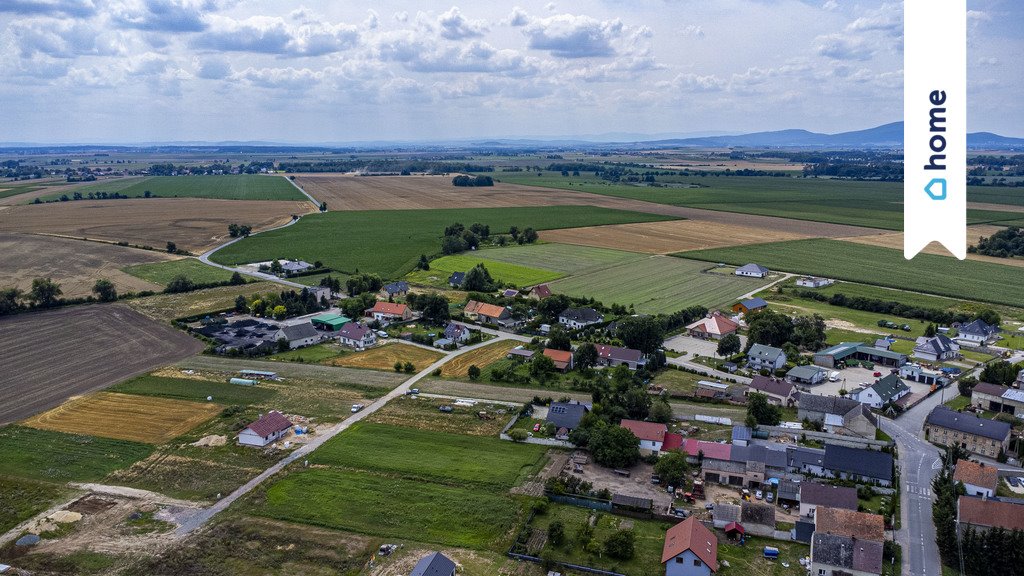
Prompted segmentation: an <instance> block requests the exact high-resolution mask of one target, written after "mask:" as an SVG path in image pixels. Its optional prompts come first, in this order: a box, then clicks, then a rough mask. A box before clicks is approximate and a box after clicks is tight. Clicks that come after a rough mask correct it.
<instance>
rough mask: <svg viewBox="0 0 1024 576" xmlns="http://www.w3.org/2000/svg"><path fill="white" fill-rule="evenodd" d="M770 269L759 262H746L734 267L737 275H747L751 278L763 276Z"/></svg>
mask: <svg viewBox="0 0 1024 576" xmlns="http://www.w3.org/2000/svg"><path fill="white" fill-rule="evenodd" d="M770 273H771V271H770V270H768V269H767V268H765V267H764V266H761V265H760V264H746V265H743V266H740V267H739V268H737V269H736V275H737V276H749V277H751V278H764V277H765V276H767V275H768V274H770Z"/></svg>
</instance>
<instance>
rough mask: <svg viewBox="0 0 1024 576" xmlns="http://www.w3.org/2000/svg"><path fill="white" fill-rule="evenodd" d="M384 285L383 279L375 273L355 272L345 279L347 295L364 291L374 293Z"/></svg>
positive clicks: (354, 294)
mask: <svg viewBox="0 0 1024 576" xmlns="http://www.w3.org/2000/svg"><path fill="white" fill-rule="evenodd" d="M383 286H384V281H383V280H381V278H380V276H377V275H376V274H366V273H362V274H355V275H354V276H351V277H350V278H349V279H348V280H346V281H345V288H346V289H348V295H349V296H356V295H357V294H362V293H364V292H368V293H376V292H378V291H379V290H380V289H381V288H382V287H383Z"/></svg>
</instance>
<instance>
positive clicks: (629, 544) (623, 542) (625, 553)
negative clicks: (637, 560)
mask: <svg viewBox="0 0 1024 576" xmlns="http://www.w3.org/2000/svg"><path fill="white" fill-rule="evenodd" d="M635 543H636V535H635V534H633V531H632V530H619V531H618V532H616V533H614V534H612V535H611V536H609V537H608V539H607V540H605V541H604V551H605V553H606V554H608V555H609V556H611V557H612V558H617V559H619V560H630V559H632V558H633V556H634V555H635V554H636V547H635Z"/></svg>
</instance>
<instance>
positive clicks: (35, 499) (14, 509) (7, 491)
mask: <svg viewBox="0 0 1024 576" xmlns="http://www.w3.org/2000/svg"><path fill="white" fill-rule="evenodd" d="M65 493H66V490H65V489H64V488H62V487H60V486H57V485H54V484H48V483H45V482H35V481H32V480H24V479H21V478H7V477H4V476H0V534H3V533H4V532H6V531H8V530H10V529H11V528H14V527H15V526H17V525H18V524H20V523H21V522H24V521H25V520H28V519H29V518H31V517H33V516H35V515H36V514H38V513H40V512H42V511H43V510H46V509H47V508H49V507H50V505H51V504H52V503H53V502H54V501H56V500H57V499H58V498H60V497H61V496H63V495H64V494H65Z"/></svg>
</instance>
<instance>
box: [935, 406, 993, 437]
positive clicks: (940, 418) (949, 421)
mask: <svg viewBox="0 0 1024 576" xmlns="http://www.w3.org/2000/svg"><path fill="white" fill-rule="evenodd" d="M925 423H927V424H931V425H933V426H939V427H942V428H948V429H950V430H956V431H957V432H965V433H967V434H974V435H977V436H981V437H983V438H989V439H991V440H998V441H1000V442H1002V441H1003V440H1005V439H1006V437H1007V436H1008V435H1009V434H1010V428H1011V426H1010V424H1009V423H1008V422H1000V421H998V420H986V419H984V418H979V417H978V416H975V415H973V414H968V413H966V412H957V411H956V410H951V409H949V408H946V407H945V406H942V405H939V406H936V407H935V408H933V409H932V411H931V413H929V414H928V417H927V418H925Z"/></svg>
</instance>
